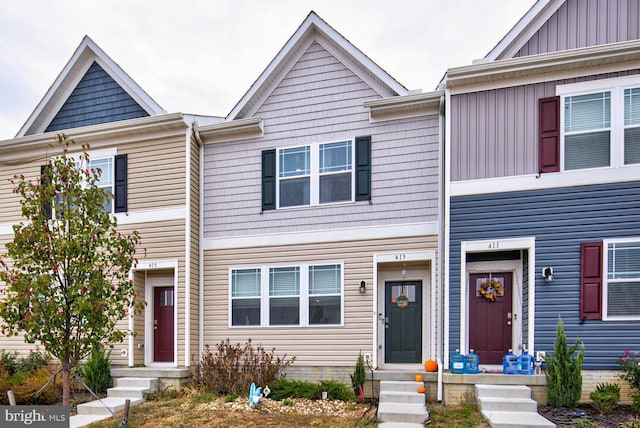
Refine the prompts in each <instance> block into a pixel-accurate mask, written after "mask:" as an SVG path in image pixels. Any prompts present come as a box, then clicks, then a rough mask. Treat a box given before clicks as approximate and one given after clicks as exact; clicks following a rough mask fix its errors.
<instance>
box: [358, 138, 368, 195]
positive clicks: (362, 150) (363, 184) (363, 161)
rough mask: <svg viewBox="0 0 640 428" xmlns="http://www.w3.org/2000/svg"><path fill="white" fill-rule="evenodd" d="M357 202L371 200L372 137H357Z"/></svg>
mask: <svg viewBox="0 0 640 428" xmlns="http://www.w3.org/2000/svg"><path fill="white" fill-rule="evenodd" d="M355 172H356V201H370V200H371V136H366V137H356V167H355Z"/></svg>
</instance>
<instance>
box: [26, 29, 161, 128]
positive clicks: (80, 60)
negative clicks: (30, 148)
mask: <svg viewBox="0 0 640 428" xmlns="http://www.w3.org/2000/svg"><path fill="white" fill-rule="evenodd" d="M93 63H96V64H98V65H99V66H100V67H101V68H102V69H103V70H104V71H105V72H106V73H107V74H108V75H109V76H110V77H111V78H112V79H113V80H114V81H116V82H117V83H118V85H119V86H120V87H121V88H122V89H123V90H124V91H125V92H126V93H127V94H128V95H129V96H131V98H133V99H134V100H135V101H136V103H138V104H139V105H140V107H142V108H143V109H144V110H145V111H146V112H147V113H148V114H149V115H150V116H154V115H158V114H164V113H166V111H165V110H164V109H163V108H162V107H160V105H159V104H158V103H156V102H155V101H154V100H153V98H151V96H149V94H147V93H146V92H145V91H144V90H143V89H142V88H141V87H140V86H139V85H138V84H137V83H136V82H135V81H134V80H133V79H132V78H131V77H130V76H129V75H128V74H127V73H126V72H125V71H124V70H123V69H122V68H121V67H120V66H119V65H118V64H117V63H116V62H115V61H114V60H113V59H111V57H109V56H108V55H107V54H106V53H105V52H104V51H103V50H102V49H101V48H100V46H98V44H97V43H96V42H94V41H93V39H91V37H89V36H88V35H85V36H84V37H83V38H82V41H81V42H80V44H79V45H78V47H77V48H76V50H75V51H74V53H73V55H72V56H71V58H70V59H69V61H68V62H67V64H66V65H65V66H64V68H63V69H62V71H61V72H60V74H59V75H58V77H57V78H56V79H55V80H54V82H53V84H52V85H51V87H50V88H49V89H48V90H47V92H46V93H45V95H44V97H43V98H42V99H41V100H40V102H39V103H38V105H37V106H36V108H35V109H34V110H33V112H32V113H31V115H30V116H29V118H28V119H27V121H26V122H25V123H24V125H23V126H22V128H20V131H18V134H17V135H16V137H23V136H25V135H31V134H38V133H42V132H44V131H45V129H46V128H47V126H48V125H49V123H50V122H51V120H52V119H53V118H54V117H55V116H56V114H57V113H58V111H59V110H60V108H61V107H62V106H63V105H64V103H65V101H66V100H67V99H68V97H69V95H70V94H71V93H72V92H73V90H74V89H75V88H76V85H77V84H78V82H80V80H81V79H82V78H83V77H84V75H85V73H86V72H87V70H89V67H91V65H92V64H93Z"/></svg>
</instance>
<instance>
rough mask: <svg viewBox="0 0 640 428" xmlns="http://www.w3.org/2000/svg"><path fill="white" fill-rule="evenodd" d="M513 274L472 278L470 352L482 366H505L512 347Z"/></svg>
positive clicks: (483, 275) (470, 291)
mask: <svg viewBox="0 0 640 428" xmlns="http://www.w3.org/2000/svg"><path fill="white" fill-rule="evenodd" d="M512 279H513V278H512V274H511V273H510V272H498V273H491V272H487V273H479V274H471V275H469V348H470V349H473V350H474V352H475V353H476V354H478V356H479V357H480V364H502V356H503V355H504V354H506V353H507V351H508V350H509V348H511V347H512V342H511V327H512V326H511V324H512V323H513V319H512V317H513V312H512V309H511V288H512Z"/></svg>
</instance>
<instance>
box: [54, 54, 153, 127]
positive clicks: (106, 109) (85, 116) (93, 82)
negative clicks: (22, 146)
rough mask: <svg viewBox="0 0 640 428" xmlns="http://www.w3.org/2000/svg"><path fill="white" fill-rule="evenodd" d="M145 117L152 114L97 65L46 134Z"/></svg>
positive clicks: (82, 80)
mask: <svg viewBox="0 0 640 428" xmlns="http://www.w3.org/2000/svg"><path fill="white" fill-rule="evenodd" d="M145 116H149V114H148V113H147V112H146V111H145V110H144V109H143V108H142V107H141V106H140V105H139V104H138V103H136V101H135V100H134V99H133V98H132V97H131V96H130V95H129V94H128V93H127V92H126V91H125V90H124V89H122V87H120V85H118V83H116V81H115V80H113V78H112V77H111V76H109V75H108V74H107V73H106V72H105V71H104V69H103V68H102V67H100V66H99V65H98V64H97V63H95V62H94V63H93V64H92V65H91V66H90V67H89V69H88V70H87V72H86V73H85V75H84V77H83V78H82V79H81V80H80V82H78V85H77V86H76V88H75V89H74V90H73V92H72V93H71V95H69V98H67V100H66V101H65V103H64V104H63V105H62V107H61V108H60V110H59V111H58V113H57V114H56V116H55V117H54V118H53V120H52V121H51V123H50V124H49V126H48V127H47V129H46V130H45V132H50V131H58V130H61V129H69V128H77V127H80V126H86V125H95V124H99V123H107V122H115V121H118V120H125V119H134V118H138V117H145Z"/></svg>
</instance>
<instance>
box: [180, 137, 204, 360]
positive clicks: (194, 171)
mask: <svg viewBox="0 0 640 428" xmlns="http://www.w3.org/2000/svg"><path fill="white" fill-rule="evenodd" d="M190 142H191V145H190V150H191V164H190V168H191V188H190V189H189V190H190V192H191V193H190V194H191V229H190V230H189V231H188V233H190V234H191V247H190V248H189V249H188V251H190V252H191V265H190V272H189V275H190V279H191V285H190V287H191V288H190V299H191V300H190V307H189V310H190V319H189V322H190V329H191V335H190V338H189V340H190V345H189V346H190V354H191V355H190V356H189V361H190V362H191V361H194V360H195V361H198V360H199V358H198V346H199V330H200V325H199V312H200V147H199V145H198V144H197V141H196V140H195V138H193V136H191V139H190ZM179 357H181V358H184V355H182V356H179Z"/></svg>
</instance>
